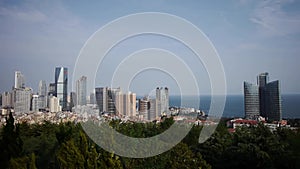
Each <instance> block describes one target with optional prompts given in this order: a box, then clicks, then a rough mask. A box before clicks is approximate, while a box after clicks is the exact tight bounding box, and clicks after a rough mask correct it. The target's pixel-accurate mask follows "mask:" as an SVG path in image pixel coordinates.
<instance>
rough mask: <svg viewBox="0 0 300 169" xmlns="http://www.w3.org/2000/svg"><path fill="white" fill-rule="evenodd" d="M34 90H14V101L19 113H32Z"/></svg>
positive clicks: (15, 108)
mask: <svg viewBox="0 0 300 169" xmlns="http://www.w3.org/2000/svg"><path fill="white" fill-rule="evenodd" d="M31 93H32V90H31V89H30V88H14V89H13V100H14V110H15V112H18V113H27V112H29V111H30V103H31V102H30V101H31Z"/></svg>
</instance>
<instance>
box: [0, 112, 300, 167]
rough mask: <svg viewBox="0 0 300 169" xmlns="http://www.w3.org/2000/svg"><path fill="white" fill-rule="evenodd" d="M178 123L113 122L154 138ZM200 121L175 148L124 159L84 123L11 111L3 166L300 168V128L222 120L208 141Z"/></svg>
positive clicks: (1, 144)
mask: <svg viewBox="0 0 300 169" xmlns="http://www.w3.org/2000/svg"><path fill="white" fill-rule="evenodd" d="M173 123H174V121H173V119H172V118H167V119H165V120H164V122H162V123H157V124H156V123H146V124H144V123H120V121H112V122H111V126H113V127H114V128H116V130H118V131H119V132H121V133H123V134H126V135H128V136H132V137H151V136H154V135H157V134H159V133H162V132H163V131H165V130H166V129H168V128H169V127H170V126H171V125H172V124H173ZM201 129H202V127H201V126H194V127H193V128H192V130H191V131H190V132H189V134H188V135H187V136H186V137H185V138H184V140H182V141H181V142H180V143H179V144H178V145H176V146H175V147H173V148H172V149H171V150H169V151H167V152H165V153H163V154H160V155H158V156H154V157H150V158H142V159H135V158H124V157H120V156H118V155H115V154H113V153H109V152H106V151H105V150H103V149H102V148H101V147H99V146H97V145H96V144H94V143H93V141H92V140H90V139H89V138H88V137H87V136H86V134H85V133H84V131H83V129H82V127H81V126H80V124H74V123H71V122H69V123H61V124H52V123H49V122H46V121H45V122H44V123H43V124H34V125H28V124H17V125H14V119H13V117H12V115H10V116H9V118H8V119H7V123H6V125H4V126H3V127H2V128H1V134H0V150H1V152H0V167H1V168H24V169H25V168H28V169H29V168H30V169H34V168H41V169H45V168H63V169H72V168H93V169H94V168H101V169H105V168H124V169H125V168H126V169H127V168H128V169H137V168H143V169H147V168H170V169H173V168H174V169H176V168H202V169H205V168H217V169H218V168H222V169H223V168H300V132H299V131H291V130H288V129H284V128H279V129H278V130H276V131H275V132H271V131H270V130H269V129H268V128H266V127H265V126H264V125H259V126H257V127H242V128H239V129H237V130H236V132H235V133H229V132H228V131H227V128H226V126H225V123H224V122H222V123H220V125H219V126H218V128H217V131H216V132H215V133H214V134H213V135H212V137H210V139H208V140H207V141H206V142H204V143H202V144H199V143H198V138H199V133H200V132H201Z"/></svg>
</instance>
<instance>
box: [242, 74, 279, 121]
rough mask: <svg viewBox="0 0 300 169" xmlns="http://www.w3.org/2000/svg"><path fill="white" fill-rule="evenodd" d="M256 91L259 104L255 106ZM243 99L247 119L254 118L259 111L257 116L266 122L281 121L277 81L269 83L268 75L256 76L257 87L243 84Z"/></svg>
mask: <svg viewBox="0 0 300 169" xmlns="http://www.w3.org/2000/svg"><path fill="white" fill-rule="evenodd" d="M257 89H258V90H257ZM257 91H258V98H259V99H258V100H259V104H257ZM244 98H245V100H244V101H245V115H246V117H247V118H249V117H250V118H251V117H254V116H256V115H257V110H259V114H260V115H261V116H263V117H265V118H266V119H267V120H270V121H274V120H276V121H278V120H281V119H282V112H281V111H282V108H281V94H280V85H279V81H278V80H276V81H273V82H269V74H268V73H261V74H259V75H258V76H257V85H254V84H250V83H247V82H245V83H244Z"/></svg>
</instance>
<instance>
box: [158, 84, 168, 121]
mask: <svg viewBox="0 0 300 169" xmlns="http://www.w3.org/2000/svg"><path fill="white" fill-rule="evenodd" d="M156 111H157V113H156V116H160V115H161V114H163V113H168V112H169V89H168V88H167V87H165V88H163V87H161V88H159V87H157V88H156Z"/></svg>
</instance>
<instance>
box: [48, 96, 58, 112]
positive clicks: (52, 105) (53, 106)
mask: <svg viewBox="0 0 300 169" xmlns="http://www.w3.org/2000/svg"><path fill="white" fill-rule="evenodd" d="M49 111H50V112H51V113H56V112H59V111H61V106H60V105H59V99H58V98H57V97H55V96H50V98H49Z"/></svg>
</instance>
